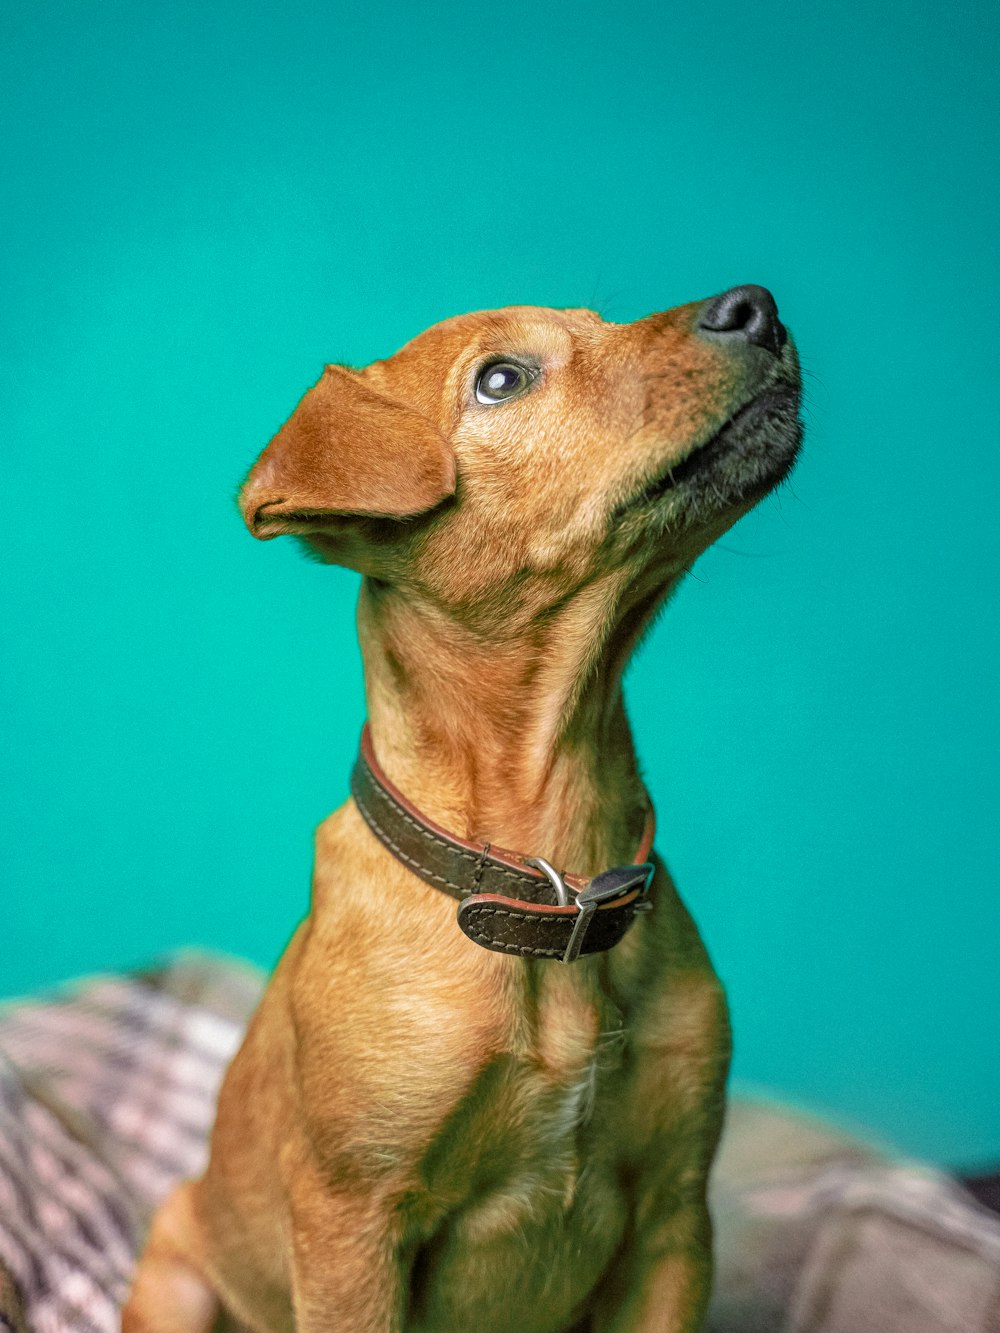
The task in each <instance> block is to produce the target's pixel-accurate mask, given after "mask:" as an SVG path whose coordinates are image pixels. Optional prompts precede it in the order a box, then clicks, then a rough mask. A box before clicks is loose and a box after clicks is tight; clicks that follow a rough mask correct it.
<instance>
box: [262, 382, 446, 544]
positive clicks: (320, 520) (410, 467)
mask: <svg viewBox="0 0 1000 1333" xmlns="http://www.w3.org/2000/svg"><path fill="white" fill-rule="evenodd" d="M454 490H455V455H454V454H453V452H452V450H451V447H450V445H449V444H448V442H447V440H446V439H445V438H444V436H443V435H442V434H441V433H440V431H439V430H437V428H436V427H435V426H434V425H433V423H432V422H431V421H429V420H428V419H427V417H425V416H422V415H421V414H420V413H419V412H415V411H414V410H413V409H412V408H409V407H405V406H403V405H402V404H400V403H395V402H392V401H391V400H390V399H388V398H385V397H383V396H382V394H380V393H376V392H375V390H374V389H370V388H369V387H368V386H367V385H366V384H365V383H364V382H363V381H362V380H360V379H359V378H358V376H357V375H354V374H352V373H351V372H350V371H349V370H344V369H343V368H342V367H340V366H328V367H327V368H326V370H325V372H324V373H323V376H322V378H321V379H320V380H319V382H318V383H317V384H315V385H314V386H313V387H312V388H311V389H310V390H309V392H308V393H307V394H306V395H305V397H304V398H303V399H302V401H301V402H300V403H299V405H298V407H297V408H296V409H295V411H294V412H293V413H292V415H291V416H290V417H289V419H288V420H287V421H286V422H285V424H284V425H283V426H282V428H281V430H279V431H278V433H277V435H276V436H275V437H274V439H273V440H272V441H271V443H270V444H269V445H268V446H267V448H266V449H265V450H264V452H263V453H262V454H261V456H260V458H259V459H258V460H257V462H256V463H255V464H254V466H253V467H252V468H251V469H250V474H249V476H248V477H247V479H246V481H245V482H244V483H243V487H242V489H241V491H240V508H241V510H242V511H243V518H244V520H245V521H246V525H247V527H248V528H249V529H250V531H251V532H252V533H253V535H254V536H255V537H260V538H261V539H262V540H266V539H268V538H270V537H278V536H280V535H281V534H282V533H287V532H294V533H308V532H318V531H322V530H323V528H325V527H329V526H330V525H331V524H332V523H334V522H335V520H336V519H337V518H338V517H349V516H355V517H377V518H396V519H400V518H413V517H415V516H416V515H417V514H423V513H426V511H427V510H429V509H433V508H434V507H435V505H438V504H440V503H441V501H442V500H445V499H447V497H448V496H449V495H452V494H453V493H454Z"/></svg>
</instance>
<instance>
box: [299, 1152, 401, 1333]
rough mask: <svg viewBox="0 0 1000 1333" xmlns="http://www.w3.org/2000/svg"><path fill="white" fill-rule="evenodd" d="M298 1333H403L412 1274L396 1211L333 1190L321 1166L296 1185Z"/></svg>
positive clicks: (311, 1165) (302, 1165)
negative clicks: (401, 1245) (401, 1246)
mask: <svg viewBox="0 0 1000 1333" xmlns="http://www.w3.org/2000/svg"><path fill="white" fill-rule="evenodd" d="M288 1195H289V1203H290V1205H291V1221H292V1303H293V1307H294V1310H295V1328H296V1333H332V1330H336V1333H401V1330H402V1328H403V1319H404V1312H405V1308H406V1272H405V1265H404V1264H403V1262H402V1261H401V1259H400V1255H399V1243H398V1242H399V1238H398V1235H397V1232H398V1219H397V1214H396V1210H395V1209H394V1208H392V1207H391V1205H388V1204H386V1203H385V1202H384V1201H383V1200H382V1199H378V1198H374V1197H372V1196H371V1195H370V1194H362V1193H352V1192H350V1191H345V1192H340V1191H339V1190H336V1189H335V1190H331V1184H330V1180H329V1177H328V1176H325V1175H324V1173H323V1172H322V1171H321V1170H320V1169H319V1168H318V1165H317V1164H316V1163H315V1162H314V1161H309V1162H302V1161H301V1160H300V1161H299V1163H298V1166H297V1169H296V1170H295V1171H294V1172H293V1173H291V1176H290V1178H289V1179H288Z"/></svg>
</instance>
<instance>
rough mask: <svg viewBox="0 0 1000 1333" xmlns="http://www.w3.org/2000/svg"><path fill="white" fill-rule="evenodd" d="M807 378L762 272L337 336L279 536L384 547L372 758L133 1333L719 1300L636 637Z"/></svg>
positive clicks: (560, 1326) (719, 1000) (282, 497)
mask: <svg viewBox="0 0 1000 1333" xmlns="http://www.w3.org/2000/svg"><path fill="white" fill-rule="evenodd" d="M798 385H799V377H798V370H797V362H796V357H795V353H794V350H793V348H792V345H791V343H790V342H789V341H788V340H787V337H786V334H785V330H784V329H783V327H782V325H781V324H780V323H779V321H778V316H777V310H776V308H775V305H774V301H773V299H772V298H771V296H770V295H769V293H767V292H766V291H764V290H763V289H762V288H759V287H743V288H735V289H733V290H732V291H730V292H727V293H725V294H724V295H723V296H721V297H719V298H716V299H715V300H713V301H710V302H700V303H697V304H693V305H687V306H682V307H680V308H678V309H676V310H672V311H669V312H667V313H666V314H659V315H653V316H651V317H650V318H648V319H644V320H640V321H639V322H637V323H635V324H630V325H617V324H609V323H605V322H604V321H602V320H601V319H600V318H599V317H598V316H597V315H595V314H592V313H591V312H590V311H585V310H573V311H557V310H544V309H535V308H531V307H518V308H513V309H508V310H500V311H495V312H491V313H486V314H476V315H465V316H461V317H459V318H456V319H451V320H447V321H445V322H444V323H443V324H439V325H437V326H436V327H434V328H432V329H430V330H428V331H427V332H426V333H423V334H421V335H420V337H418V338H416V339H415V340H414V341H413V342H411V343H409V344H408V345H407V346H406V347H404V348H403V349H402V351H400V352H398V353H397V354H396V355H395V356H394V357H391V358H390V359H389V360H387V361H379V362H375V363H374V364H373V365H371V366H368V367H367V368H366V369H364V370H362V371H353V370H349V369H345V368H343V367H340V366H330V367H328V368H327V370H326V371H325V373H324V374H323V376H322V377H321V379H320V381H319V383H318V384H317V385H316V386H315V387H314V388H312V389H310V390H309V392H308V393H307V394H306V395H305V397H304V398H303V399H302V402H301V403H300V404H299V406H298V408H297V409H296V411H295V413H294V414H293V416H292V417H291V419H290V420H289V421H288V423H287V424H286V425H285V426H284V427H283V429H282V430H281V431H280V432H279V433H278V435H277V436H276V437H275V439H274V440H273V441H272V442H271V444H270V445H269V446H268V448H267V449H266V450H265V451H264V454H263V455H262V457H261V458H260V460H259V461H258V463H257V465H256V466H255V467H254V469H253V470H252V471H251V473H250V476H249V477H248V478H247V481H246V483H245V485H244V487H243V490H242V493H241V505H242V508H243V513H244V516H245V518H246V521H247V523H248V525H249V527H250V530H251V531H252V532H253V533H254V535H255V536H258V537H261V538H270V537H274V536H278V535H279V534H281V533H294V534H297V535H300V536H302V537H303V538H304V539H305V540H306V542H307V543H308V544H309V546H310V547H311V548H312V549H313V551H315V552H318V553H319V554H320V556H321V557H322V558H323V559H325V560H328V561H333V562H338V563H341V564H346V565H349V566H351V567H352V568H354V569H357V570H360V571H361V572H362V573H363V575H364V580H363V583H362V588H361V598H360V606H359V612H358V623H359V631H360V637H361V645H362V650H363V654H364V665H365V678H366V683H367V694H368V711H369V720H370V741H369V749H368V751H367V753H368V761H367V762H365V761H364V760H362V761H361V763H360V764H359V768H358V771H357V772H356V775H355V786H354V792H355V800H353V801H349V802H348V803H347V804H346V805H345V806H343V807H342V808H341V809H340V810H338V811H337V812H336V813H335V814H333V815H331V816H330V817H329V818H328V819H327V820H326V821H325V822H324V823H323V824H322V825H321V826H320V828H319V830H318V833H317V838H316V868H315V878H314V885H313V901H312V911H311V913H310V915H309V917H308V918H307V920H306V921H305V922H304V923H303V924H302V926H301V927H300V928H299V930H298V931H297V932H296V934H295V936H294V937H293V939H292V941H291V944H290V945H289V947H288V949H287V951H286V953H285V955H284V957H283V959H282V961H281V962H280V964H279V966H278V968H277V971H276V972H275V974H274V977H273V979H272V981H271V983H270V986H269V988H268V990H267V992H266V994H265V996H264V999H263V1001H262V1003H261V1006H260V1008H259V1010H258V1012H257V1014H256V1016H255V1017H254V1019H253V1021H252V1023H251V1025H250V1029H249V1032H248V1033H247V1037H246V1040H245V1042H244V1044H243V1047H242V1049H241V1050H240V1052H239V1054H238V1055H237V1057H236V1059H235V1061H234V1062H233V1065H232V1067H231V1069H230V1071H229V1074H228V1076H227V1078H226V1081H225V1084H224V1087H223V1090H222V1094H221V1098H220V1102H219V1111H218V1119H217V1123H216V1127H215V1132H214V1136H213V1140H212V1152H211V1161H210V1164H209V1167H208V1169H207V1171H206V1173H205V1175H204V1177H203V1178H202V1179H201V1180H199V1181H198V1182H196V1183H194V1184H189V1185H185V1186H183V1187H182V1188H181V1189H179V1190H178V1191H177V1192H176V1193H175V1194H174V1195H173V1196H172V1197H171V1198H170V1199H169V1200H168V1201H167V1202H166V1204H165V1205H164V1206H163V1208H162V1209H161V1210H160V1212H159V1213H158V1215H157V1217H156V1220H155V1223H154V1226H153V1230H152V1234H151V1237H150V1241H149V1245H148V1248H147V1250H146V1253H145V1255H144V1257H143V1259H142V1262H141V1264H140V1266H139V1270H138V1274H137V1277H136V1281H135V1286H134V1288H133V1291H132V1295H131V1297H130V1300H129V1303H128V1306H127V1308H126V1311H125V1316H124V1328H125V1329H126V1330H127V1331H128V1333H196V1331H205V1333H207V1330H209V1329H213V1328H221V1327H237V1328H238V1327H241V1326H245V1327H246V1328H247V1329H252V1330H257V1331H259V1333H277V1331H278V1330H292V1329H297V1330H299V1331H300V1333H401V1331H402V1330H406V1331H407V1333H463V1331H464V1330H476V1331H477V1333H510V1331H511V1330H517V1333H566V1331H567V1330H570V1329H574V1330H587V1331H588V1333H652V1331H653V1330H656V1331H657V1333H677V1331H679V1330H694V1329H697V1328H699V1327H700V1326H701V1321H702V1319H703V1315H704V1311H705V1306H706V1301H707V1296H708V1290H709V1284H710V1273H711V1257H710V1223H709V1218H708V1213H707V1210H706V1204H705V1182H706V1174H707V1172H708V1169H709V1165H710V1163H711V1160H712V1155H713V1151H714V1148H715V1144H716V1139H717V1136H718V1133H719V1127H720V1122H721V1118H722V1108H723V1084H724V1080H725V1075H726V1067H727V1060H728V1051H729V1035H728V1026H727V1018H726V1006H725V1001H724V998H723V994H722V991H721V988H720V986H719V983H718V981H717V979H716V977H715V975H714V973H713V971H712V968H711V965H710V963H709V961H708V958H707V956H706V954H705V951H704V948H703V946H702V944H701V941H700V939H699V937H698V934H697V931H696V930H695V927H694V925H693V924H692V922H691V919H690V918H689V916H688V915H687V912H686V911H685V909H684V907H683V905H682V903H681V901H680V899H679V898H678V896H677V894H676V891H675V889H674V887H673V885H672V883H671V882H670V879H669V878H668V875H667V872H666V870H665V869H664V868H663V866H662V864H661V863H659V862H656V863H655V876H654V878H653V882H652V885H651V886H650V887H649V891H648V894H647V893H646V886H647V875H646V869H645V867H644V866H642V865H641V864H639V865H636V864H635V863H641V862H643V861H644V860H645V858H646V856H647V854H648V853H647V850H646V848H647V846H648V830H649V811H648V802H647V798H646V795H645V791H644V788H643V785H642V782H641V780H640V777H639V774H638V771H637V765H636V759H635V755H634V752H633V747H632V739H631V735H630V733H629V727H628V723H627V720H626V717H625V710H624V706H623V701H622V689H621V676H622V670H623V668H624V666H625V663H626V661H627V659H628V657H629V654H630V653H631V651H632V649H633V648H634V647H635V645H636V642H637V641H638V639H639V637H640V636H641V634H642V632H643V630H644V629H645V627H646V626H647V625H648V624H649V622H650V618H651V617H652V615H653V613H654V612H655V610H656V609H657V607H658V606H659V605H660V604H661V603H662V602H663V601H664V599H665V598H666V597H667V596H668V594H669V593H670V591H671V590H672V589H673V588H674V587H675V586H676V584H677V582H678V581H679V580H680V578H681V577H682V575H683V573H684V571H685V570H686V569H687V568H688V566H690V564H691V562H692V561H693V560H694V559H695V558H696V556H698V554H699V553H700V552H701V551H702V550H703V549H704V548H705V547H706V546H707V545H708V544H709V543H710V542H711V541H713V540H714V539H715V538H716V537H718V536H719V535H720V534H721V533H722V532H723V531H724V530H725V529H726V528H728V527H729V526H730V524H732V523H733V522H734V521H735V520H736V519H737V518H739V516H740V515H741V514H743V513H745V512H746V511H747V510H748V509H750V508H751V506H752V505H754V504H755V503H756V502H757V501H758V500H759V499H760V498H761V497H762V496H763V495H764V494H765V493H766V492H767V491H768V490H769V489H770V488H771V487H772V486H774V485H775V484H776V483H777V482H778V481H779V480H780V479H781V478H782V477H783V476H784V475H785V473H786V472H787V470H788V468H789V467H790V465H791V463H792V461H793V459H794V457H795V454H796V451H797V448H798V444H799V438H800V427H799V424H798V401H799V388H798ZM376 756H377V760H376ZM379 765H380V766H381V770H382V772H381V773H380V772H379ZM386 775H388V776H386ZM402 793H405V797H404V796H403V795H402ZM644 829H645V830H646V833H645V835H644ZM446 831H450V835H451V836H450V837H449V836H448V833H447V832H446ZM644 837H645V843H644ZM497 843H500V844H502V845H503V846H504V847H507V848H519V849H521V851H520V853H514V852H503V851H500V850H499V849H498V848H497V846H496V844H497ZM490 844H492V846H491V845H490ZM637 848H638V851H637V850H636V849H637ZM529 857H545V858H547V862H546V863H530V862H529V861H528V858H529ZM549 862H551V863H552V864H554V865H555V866H560V867H568V868H570V869H571V870H572V871H574V872H575V876H567V877H566V878H565V879H563V878H562V877H561V876H559V875H557V874H556V873H555V872H554V871H551V868H550V866H549V865H548V863H549ZM630 862H631V863H632V864H631V865H630ZM609 867H615V869H612V870H610V871H609V870H608V868H609ZM651 869H652V868H650V870H651ZM604 872H607V873H604ZM463 875H465V876H466V878H465V881H464V882H463V881H462V876H463ZM594 876H597V877H598V878H597V879H595V880H593V881H592V877H594ZM505 877H506V878H505ZM616 877H617V878H616ZM441 889H444V890H445V891H444V892H442V891H440V890H441ZM449 893H452V894H453V895H454V896H458V897H461V898H462V899H463V901H462V904H461V907H460V909H459V919H460V921H461V924H462V929H461V930H460V929H459V928H458V926H457V925H456V919H455V904H454V902H452V901H450V899H449V896H448V895H449ZM588 894H589V896H588ZM577 895H578V897H577ZM650 906H651V907H652V910H651V911H648V912H647V911H642V912H641V914H640V911H641V909H642V908H646V907H650ZM633 916H634V917H635V922H634V924H632V921H633ZM629 925H631V929H629V930H628V931H627V933H625V932H626V928H627V927H628V926H629ZM618 940H620V942H617V941H618ZM481 945H485V946H486V947H481ZM575 950H579V951H580V956H579V957H577V958H576V960H575V961H570V962H568V964H567V963H564V961H562V959H564V958H567V959H569V958H572V957H573V956H574V951H575ZM512 955H513V956H512Z"/></svg>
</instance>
